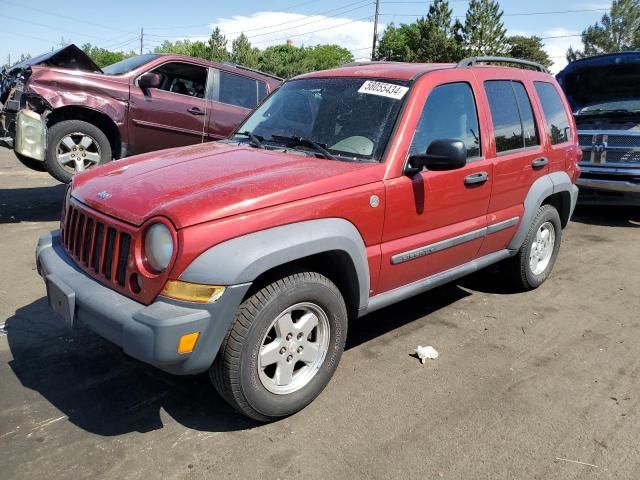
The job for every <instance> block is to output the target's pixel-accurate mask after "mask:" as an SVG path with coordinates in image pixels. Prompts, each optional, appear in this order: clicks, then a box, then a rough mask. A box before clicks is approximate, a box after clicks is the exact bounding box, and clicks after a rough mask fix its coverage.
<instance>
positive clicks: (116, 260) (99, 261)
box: [62, 205, 131, 287]
mask: <svg viewBox="0 0 640 480" xmlns="http://www.w3.org/2000/svg"><path fill="white" fill-rule="evenodd" d="M62 241H63V244H64V246H65V247H66V249H67V251H68V252H69V253H70V254H71V256H72V257H73V259H74V260H75V261H76V262H78V263H79V264H80V265H82V266H84V267H85V268H88V269H89V270H91V271H92V273H94V274H96V275H97V276H100V277H102V278H103V279H104V280H107V281H108V282H110V283H117V284H118V285H119V286H121V287H124V285H125V280H126V271H127V261H128V260H129V255H130V254H131V235H129V234H128V233H126V232H123V231H120V230H118V229H116V228H114V227H113V226H112V225H107V224H105V223H104V222H102V221H100V220H99V219H98V218H97V217H95V216H93V215H91V214H90V213H89V212H87V211H85V210H82V209H80V208H78V207H77V206H75V205H69V206H68V207H67V213H66V216H65V224H64V229H63V236H62Z"/></svg>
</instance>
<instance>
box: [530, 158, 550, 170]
mask: <svg viewBox="0 0 640 480" xmlns="http://www.w3.org/2000/svg"><path fill="white" fill-rule="evenodd" d="M547 163H549V160H547V159H546V158H544V157H542V158H536V159H535V160H534V161H533V162H531V167H532V168H534V169H538V168H542V167H544V166H545V165H546V164H547Z"/></svg>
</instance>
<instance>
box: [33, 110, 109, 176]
mask: <svg viewBox="0 0 640 480" xmlns="http://www.w3.org/2000/svg"><path fill="white" fill-rule="evenodd" d="M48 136H49V139H48V142H47V152H46V154H45V159H44V164H45V168H46V169H47V171H48V172H49V173H50V174H51V176H52V177H54V178H55V179H56V180H59V181H61V182H62V183H69V182H70V181H71V178H72V177H73V176H74V175H75V174H76V173H80V172H84V171H85V170H89V169H90V168H93V167H95V166H96V165H100V164H103V163H107V162H110V161H111V160H112V159H113V155H112V152H111V144H110V143H109V139H108V138H107V136H106V135H105V134H104V132H103V131H102V130H100V129H99V128H98V127H96V126H95V125H93V124H91V123H88V122H84V121H82V120H65V121H63V122H59V123H56V124H55V125H53V126H52V127H51V128H50V129H49V135H48Z"/></svg>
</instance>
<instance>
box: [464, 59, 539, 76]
mask: <svg viewBox="0 0 640 480" xmlns="http://www.w3.org/2000/svg"><path fill="white" fill-rule="evenodd" d="M479 63H515V64H518V65H524V66H527V67H531V68H533V69H534V70H537V71H539V72H542V73H549V70H547V69H546V68H545V67H544V65H542V64H540V63H536V62H530V61H529V60H522V59H520V58H509V57H469V58H465V59H463V60H460V62H458V67H475V66H476V65H478V64H479Z"/></svg>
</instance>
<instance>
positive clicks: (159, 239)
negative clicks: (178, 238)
mask: <svg viewBox="0 0 640 480" xmlns="http://www.w3.org/2000/svg"><path fill="white" fill-rule="evenodd" d="M144 253H145V256H146V257H147V262H148V264H149V266H150V267H151V268H152V269H153V270H155V271H156V272H162V271H163V270H164V269H165V268H167V267H168V266H169V262H170V261H171V257H172V256H173V237H172V236H171V232H170V231H169V229H168V228H167V227H166V226H165V225H164V224H162V223H156V224H154V225H152V226H151V227H149V229H148V230H147V234H146V236H145V237H144Z"/></svg>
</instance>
